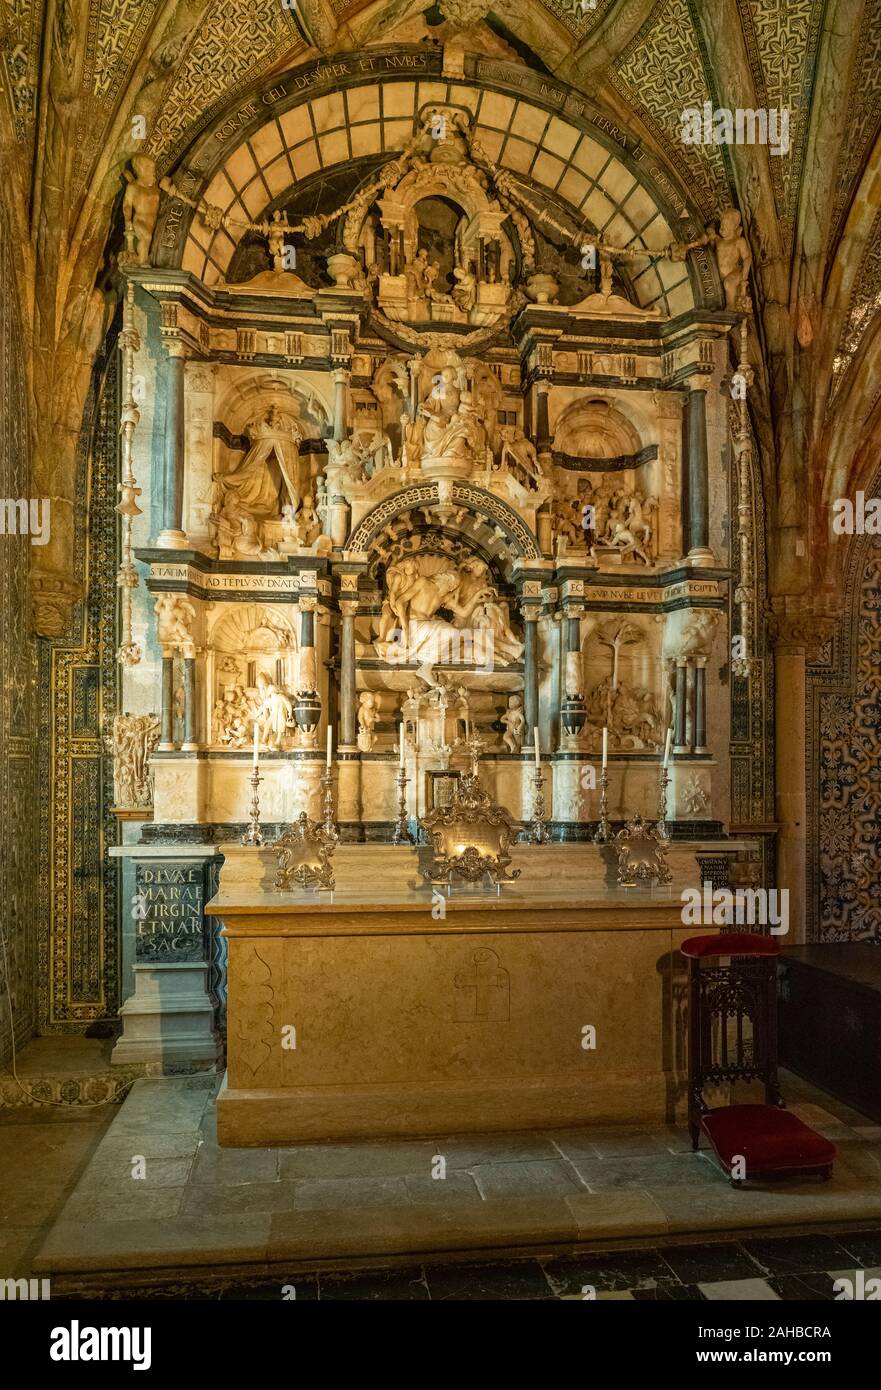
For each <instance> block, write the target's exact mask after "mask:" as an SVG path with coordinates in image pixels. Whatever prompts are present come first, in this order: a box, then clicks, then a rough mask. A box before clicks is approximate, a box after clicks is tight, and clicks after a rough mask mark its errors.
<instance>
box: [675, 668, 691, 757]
mask: <svg viewBox="0 0 881 1390" xmlns="http://www.w3.org/2000/svg"><path fill="white" fill-rule="evenodd" d="M687 698H688V664H687V662H686V660H685V657H679V656H678V657H677V658H676V727H675V728H674V730H673V746H674V749H675V751H676V752H677V753H687V752H688V745H687V744H686V742H685V739H686V732H685V729H686V712H687V711H686V702H687Z"/></svg>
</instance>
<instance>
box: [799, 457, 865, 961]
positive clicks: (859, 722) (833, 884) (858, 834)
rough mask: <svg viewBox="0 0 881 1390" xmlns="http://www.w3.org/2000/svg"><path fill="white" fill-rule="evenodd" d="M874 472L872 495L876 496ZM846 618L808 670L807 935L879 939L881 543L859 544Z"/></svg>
mask: <svg viewBox="0 0 881 1390" xmlns="http://www.w3.org/2000/svg"><path fill="white" fill-rule="evenodd" d="M878 486H879V483H878V480H877V479H876V482H875V485H874V490H873V495H877V490H878ZM844 614H845V617H844V621H843V622H842V623H841V624H840V625H839V627H838V629H837V632H836V635H835V638H834V640H833V642H830V643H829V644H828V645H827V647H826V649H824V650H823V651H821V652H820V653H818V659H817V660H816V661H815V663H814V664H813V665H812V666H811V667H810V668H809V672H808V743H807V746H808V749H809V754H808V756H809V758H810V763H809V768H808V772H809V776H808V799H809V841H808V845H809V859H808V904H809V910H810V911H811V912H812V913H813V918H812V920H810V921H809V923H808V932H809V939H811V940H819V941H872V942H875V943H877V942H879V941H881V897H879V889H878V854H879V849H881V829H879V819H878V804H879V799H881V767H879V761H878V746H879V739H881V541H879V539H878V538H877V537H873V536H860V537H857V538H855V540H854V541H853V542H852V546H851V551H850V555H849V563H848V569H847V581H846V588H845V607H844Z"/></svg>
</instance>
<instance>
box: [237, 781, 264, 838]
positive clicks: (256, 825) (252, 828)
mask: <svg viewBox="0 0 881 1390" xmlns="http://www.w3.org/2000/svg"><path fill="white" fill-rule="evenodd" d="M248 781H249V782H250V784H251V819H250V821H249V823H248V828H247V830H246V831H245V833H244V834H243V835H242V844H243V845H262V844H263V831H262V830H261V829H260V797H259V796H258V795H257V788H258V787H259V786H260V783H261V782H262V781H263V778H262V777H261V776H260V769H259V768H258V767H257V765H256V763H255V764H254V770H253V772H252V773H251V776H250V777H249V778H248Z"/></svg>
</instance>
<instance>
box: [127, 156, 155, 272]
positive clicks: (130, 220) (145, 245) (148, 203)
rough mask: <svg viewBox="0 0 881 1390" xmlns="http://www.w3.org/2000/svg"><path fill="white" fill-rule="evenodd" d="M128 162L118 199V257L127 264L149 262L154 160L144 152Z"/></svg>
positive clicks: (153, 210) (153, 215) (151, 236)
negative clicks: (121, 239) (121, 237)
mask: <svg viewBox="0 0 881 1390" xmlns="http://www.w3.org/2000/svg"><path fill="white" fill-rule="evenodd" d="M131 164H132V167H131V170H130V171H127V172H126V175H125V177H126V179H127V180H128V183H127V185H126V190H125V193H124V194H123V199H122V220H123V222H124V223H125V241H126V250H125V254H124V256H123V257H122V258H121V259H122V261H123V262H124V263H125V264H127V265H149V264H150V243H151V241H152V240H153V232H154V230H155V228H156V218H157V217H158V215H159V183H158V181H157V178H156V161H155V159H153V158H152V157H151V156H150V155H148V154H136V155H133V156H132V161H131Z"/></svg>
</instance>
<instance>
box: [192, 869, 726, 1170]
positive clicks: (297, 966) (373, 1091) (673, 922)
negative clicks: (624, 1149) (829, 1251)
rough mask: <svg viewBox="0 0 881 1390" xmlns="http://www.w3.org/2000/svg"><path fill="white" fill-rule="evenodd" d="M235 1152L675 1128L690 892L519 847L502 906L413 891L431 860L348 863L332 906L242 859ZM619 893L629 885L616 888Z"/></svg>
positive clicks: (225, 1116) (227, 919)
mask: <svg viewBox="0 0 881 1390" xmlns="http://www.w3.org/2000/svg"><path fill="white" fill-rule="evenodd" d="M223 853H224V855H225V856H226V859H225V863H224V866H223V869H222V871H221V877H220V890H219V892H218V894H217V896H216V897H215V898H214V900H213V901H212V902H211V903H210V904H209V905H208V908H207V911H208V912H209V913H211V914H214V915H217V916H219V917H221V918H222V920H223V923H224V934H225V936H226V938H227V942H228V947H229V964H228V1010H229V1012H228V1054H227V1063H228V1070H227V1076H226V1078H225V1081H224V1085H223V1089H222V1090H221V1093H220V1095H219V1098H218V1105H217V1114H218V1138H219V1141H220V1143H221V1144H229V1145H267V1144H289V1143H296V1142H305V1141H316V1142H317V1141H323V1140H334V1139H339V1140H346V1139H356V1138H370V1137H376V1138H379V1137H388V1136H404V1135H409V1136H417V1135H425V1136H429V1135H441V1134H454V1133H462V1132H467V1131H487V1130H493V1129H496V1130H511V1129H520V1128H523V1129H526V1128H531V1127H545V1128H547V1127H552V1126H566V1125H580V1124H586V1123H589V1122H595V1121H627V1122H629V1123H634V1122H640V1121H641V1122H646V1123H648V1122H653V1123H658V1122H663V1121H664V1120H665V1119H670V1118H672V1115H673V1113H674V1111H675V1108H676V1106H677V1104H678V1102H679V1100H680V1098H683V1097H684V1089H683V1088H684V1065H685V1051H684V1047H685V1044H684V1032H683V1024H682V1017H681V1011H682V1001H683V996H682V992H681V986H682V981H683V979H684V976H683V975H682V971H681V966H680V962H679V954H678V948H679V945H680V942H681V941H682V940H684V939H685V937H687V936H688V935H693V934H694V929H693V928H690V929H689V928H687V927H683V925H682V921H681V901H680V892H681V888H682V887H684V886H686V884H687V883H697V882H698V878H699V873H698V869H697V864H696V861H695V858H694V847H693V846H684V845H683V846H681V847H680V846H675V847H674V848H673V849H672V851H671V857H670V864H671V868H672V870H673V874H674V882H673V885H672V887H671V888H670V889H667V890H657V889H656V890H655V891H654V893H653V894H651V893H647V892H639V893H636V892H625V891H624V890H622V889H620V888H616V887H612V886H607V883H606V878H607V868H606V864H607V861H606V859H605V858H604V857H603V856H602V855H601V852H600V850H599V849H598V848H595V847H594V846H590V847H585V846H574V845H552V846H543V847H541V848H534V847H526V846H516V847H515V848H514V850H513V854H514V865H515V866H516V867H520V868H521V869H522V871H523V875H522V878H521V880H519V881H518V884H517V886H516V888H505V889H503V890H502V892H501V894H500V895H499V896H493V895H491V894H468V895H462V896H453V897H451V898H450V899H448V900H445V901H444V902H443V904H441V900H440V898H439V895H435V896H434V898H433V897H432V895H431V893H429V892H426V891H424V890H418V889H414V887H413V886H411V885H415V882H416V856H415V853H413V852H411V851H409V850H407V849H405V848H403V847H391V846H378V845H377V846H370V847H362V846H346V845H343V846H340V847H339V849H338V851H337V856H336V859H335V868H336V874H337V889H336V891H335V892H334V893H333V894H330V893H322V894H320V895H318V894H305V893H282V892H277V891H276V890H275V889H274V887H273V882H274V878H275V870H276V864H275V856H274V854H273V853H272V850H271V849H269V848H264V849H243V848H241V847H239V846H232V845H231V846H225V847H224V849H223ZM608 876H609V878H611V873H609V875H608Z"/></svg>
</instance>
